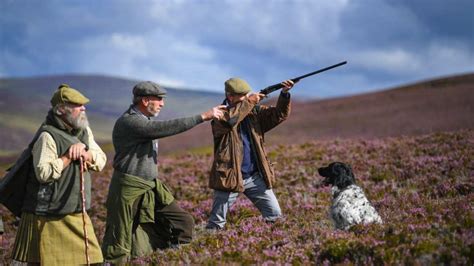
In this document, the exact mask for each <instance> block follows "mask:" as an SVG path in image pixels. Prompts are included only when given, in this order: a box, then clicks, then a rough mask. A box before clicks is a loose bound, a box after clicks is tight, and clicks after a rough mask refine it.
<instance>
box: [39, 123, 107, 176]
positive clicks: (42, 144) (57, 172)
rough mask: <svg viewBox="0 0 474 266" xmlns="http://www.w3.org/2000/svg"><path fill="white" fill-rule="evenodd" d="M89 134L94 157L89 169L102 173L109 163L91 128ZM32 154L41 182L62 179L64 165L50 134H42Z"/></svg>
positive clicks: (88, 130) (91, 151)
mask: <svg viewBox="0 0 474 266" xmlns="http://www.w3.org/2000/svg"><path fill="white" fill-rule="evenodd" d="M87 133H88V136H89V152H90V153H91V155H92V164H91V165H90V166H89V169H90V170H93V171H101V170H102V169H103V168H104V166H105V163H106V162H107V157H106V155H105V153H104V152H103V151H102V149H101V148H100V147H99V145H98V144H97V143H96V142H95V140H94V136H93V135H92V131H91V129H90V128H89V127H87ZM31 153H32V154H33V165H34V169H35V174H36V178H37V179H38V181H39V182H42V183H44V182H49V181H53V180H57V179H59V178H60V177H61V173H62V171H63V169H64V164H63V161H62V160H61V158H60V155H58V153H57V148H56V142H55V141H54V139H53V137H52V136H51V135H50V134H49V133H48V132H43V133H41V134H40V136H39V137H38V140H37V141H36V142H35V144H34V146H33V150H32V151H31Z"/></svg>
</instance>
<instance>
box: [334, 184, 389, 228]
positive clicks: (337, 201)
mask: <svg viewBox="0 0 474 266" xmlns="http://www.w3.org/2000/svg"><path fill="white" fill-rule="evenodd" d="M332 196H333V200H332V206H331V210H330V214H331V219H332V220H333V222H334V225H335V226H336V228H338V229H344V230H347V229H349V228H350V227H351V226H352V225H355V224H369V223H374V222H375V223H382V218H380V216H379V214H378V213H377V211H376V210H375V208H374V207H373V206H372V205H371V204H370V202H369V201H368V200H367V197H366V196H365V194H364V191H362V189H361V188H360V187H359V186H356V185H350V186H348V187H346V188H345V189H343V190H342V191H341V190H339V188H338V187H337V186H333V187H332Z"/></svg>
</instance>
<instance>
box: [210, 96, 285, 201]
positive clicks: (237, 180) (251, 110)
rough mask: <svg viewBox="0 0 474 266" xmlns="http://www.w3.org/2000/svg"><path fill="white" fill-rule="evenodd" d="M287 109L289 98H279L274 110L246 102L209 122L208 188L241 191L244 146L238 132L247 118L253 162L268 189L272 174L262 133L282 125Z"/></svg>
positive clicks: (271, 107)
mask: <svg viewBox="0 0 474 266" xmlns="http://www.w3.org/2000/svg"><path fill="white" fill-rule="evenodd" d="M290 109H291V107H290V98H289V97H288V98H286V97H284V96H282V95H280V97H279V98H278V102H277V105H276V106H274V107H273V106H263V105H258V106H256V105H255V104H254V103H251V102H250V101H249V100H248V99H245V100H243V101H242V102H240V103H238V104H237V105H236V106H234V107H231V108H230V109H229V110H227V111H225V114H224V118H223V119H221V120H214V121H212V123H211V125H212V134H213V136H214V161H213V163H212V168H211V173H210V178H209V187H210V188H212V189H217V190H222V191H232V192H243V191H244V186H243V178H242V172H241V165H242V159H243V154H242V152H243V146H242V139H241V137H240V134H239V132H240V131H239V129H240V123H241V122H242V120H243V119H244V118H245V117H246V116H248V117H249V118H250V123H249V124H250V131H251V141H252V143H253V144H254V145H253V147H254V150H255V153H256V154H255V155H256V160H257V162H256V163H257V166H258V169H259V171H260V173H261V174H262V176H263V178H264V179H265V182H266V184H267V187H268V188H271V187H272V185H273V183H274V181H275V175H274V172H273V169H272V167H271V165H270V162H269V161H268V158H267V154H266V152H265V149H264V133H265V132H267V131H269V130H271V129H272V128H274V127H275V126H277V125H278V124H280V123H281V122H283V121H284V120H285V119H286V118H287V117H288V115H289V114H290Z"/></svg>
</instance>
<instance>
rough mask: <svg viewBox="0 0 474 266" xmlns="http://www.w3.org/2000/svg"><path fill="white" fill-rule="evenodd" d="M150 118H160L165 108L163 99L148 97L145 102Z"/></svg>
mask: <svg viewBox="0 0 474 266" xmlns="http://www.w3.org/2000/svg"><path fill="white" fill-rule="evenodd" d="M143 103H144V105H145V107H146V110H147V112H148V114H147V115H149V116H158V114H159V113H160V111H161V108H163V106H165V100H164V99H163V97H157V96H147V97H145V99H144V101H143Z"/></svg>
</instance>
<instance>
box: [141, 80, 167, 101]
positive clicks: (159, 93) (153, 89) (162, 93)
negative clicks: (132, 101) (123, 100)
mask: <svg viewBox="0 0 474 266" xmlns="http://www.w3.org/2000/svg"><path fill="white" fill-rule="evenodd" d="M133 95H135V96H156V97H161V98H165V97H166V90H165V88H163V87H161V86H160V85H158V84H156V83H155V82H152V81H142V82H140V83H138V84H137V85H135V87H133Z"/></svg>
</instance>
